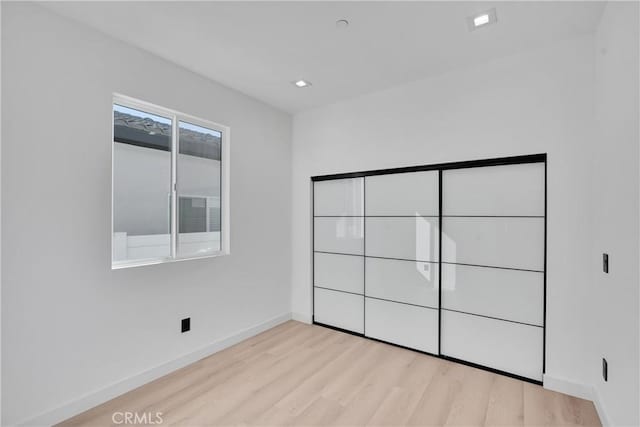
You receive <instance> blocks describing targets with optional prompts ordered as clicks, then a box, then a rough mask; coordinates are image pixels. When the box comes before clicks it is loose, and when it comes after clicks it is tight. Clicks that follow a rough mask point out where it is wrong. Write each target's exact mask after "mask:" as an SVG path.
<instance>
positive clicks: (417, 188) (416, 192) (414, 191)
mask: <svg viewBox="0 0 640 427" xmlns="http://www.w3.org/2000/svg"><path fill="white" fill-rule="evenodd" d="M438 194H439V193H438V171H428V172H407V173H397V174H388V175H375V176H368V177H367V178H366V208H365V211H366V215H367V216H376V215H378V216H416V215H418V216H438V204H439V195H438Z"/></svg>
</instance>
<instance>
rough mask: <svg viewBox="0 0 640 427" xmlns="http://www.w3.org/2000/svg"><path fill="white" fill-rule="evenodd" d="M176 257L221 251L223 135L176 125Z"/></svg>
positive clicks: (186, 125)
mask: <svg viewBox="0 0 640 427" xmlns="http://www.w3.org/2000/svg"><path fill="white" fill-rule="evenodd" d="M178 141H179V144H178V147H179V148H178V165H177V167H178V170H177V173H178V179H177V181H178V201H179V202H178V256H179V257H189V256H205V255H210V254H212V253H214V252H218V251H220V249H221V244H220V242H221V232H220V229H221V227H220V224H221V219H222V218H221V214H220V194H221V191H220V181H221V178H220V177H221V163H220V158H221V143H222V133H221V132H218V131H216V130H212V129H208V128H205V127H202V126H197V125H194V124H191V123H187V122H184V121H180V122H179V124H178Z"/></svg>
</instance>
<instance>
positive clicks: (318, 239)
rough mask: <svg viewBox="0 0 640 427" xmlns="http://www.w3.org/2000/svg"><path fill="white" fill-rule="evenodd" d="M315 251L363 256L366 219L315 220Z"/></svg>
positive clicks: (322, 218)
mask: <svg viewBox="0 0 640 427" xmlns="http://www.w3.org/2000/svg"><path fill="white" fill-rule="evenodd" d="M313 221H314V225H313V245H314V250H315V251H320V252H333V253H339V254H354V255H362V254H363V251H364V218H362V217H359V218H353V217H343V218H327V217H316V218H314V220H313Z"/></svg>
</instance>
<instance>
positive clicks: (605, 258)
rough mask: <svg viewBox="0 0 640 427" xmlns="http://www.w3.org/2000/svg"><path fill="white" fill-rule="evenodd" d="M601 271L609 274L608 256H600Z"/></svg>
mask: <svg viewBox="0 0 640 427" xmlns="http://www.w3.org/2000/svg"><path fill="white" fill-rule="evenodd" d="M602 271H604V272H605V273H609V254H602Z"/></svg>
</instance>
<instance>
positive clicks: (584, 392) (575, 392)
mask: <svg viewBox="0 0 640 427" xmlns="http://www.w3.org/2000/svg"><path fill="white" fill-rule="evenodd" d="M542 384H543V387H544V388H546V389H548V390H552V391H557V392H559V393H564V394H568V395H570V396H575V397H579V398H580V399H587V400H593V387H591V385H587V384H582V383H577V382H574V381H571V380H568V379H566V378H559V377H554V376H551V375H548V374H544V376H543V379H542Z"/></svg>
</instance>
